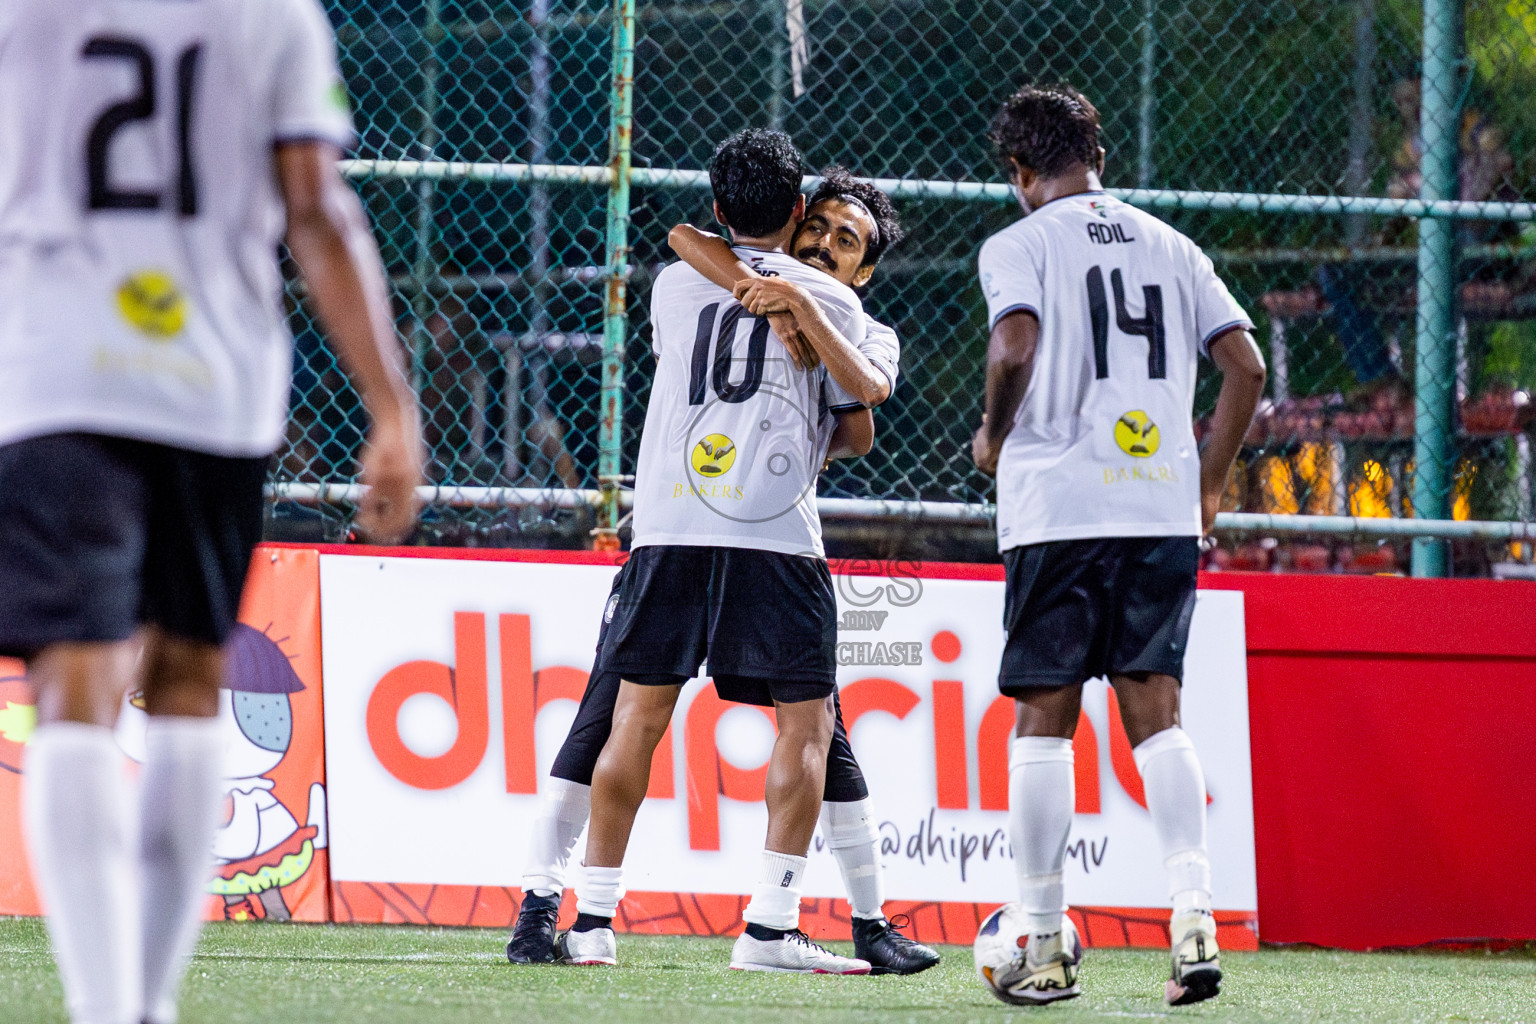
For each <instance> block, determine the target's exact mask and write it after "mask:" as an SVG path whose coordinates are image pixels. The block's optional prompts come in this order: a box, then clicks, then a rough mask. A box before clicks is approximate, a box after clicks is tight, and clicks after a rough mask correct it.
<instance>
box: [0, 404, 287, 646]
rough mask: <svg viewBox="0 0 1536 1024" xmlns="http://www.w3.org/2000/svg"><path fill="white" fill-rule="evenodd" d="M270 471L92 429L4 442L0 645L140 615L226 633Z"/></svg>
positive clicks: (184, 629) (213, 635) (105, 635)
mask: <svg viewBox="0 0 1536 1024" xmlns="http://www.w3.org/2000/svg"><path fill="white" fill-rule="evenodd" d="M266 470H267V460H266V459H265V458H225V457H221V456H217V455H208V454H205V453H203V452H194V451H188V450H186V449H182V448H173V447H170V446H167V445H161V444H152V443H150V442H147V441H134V440H129V439H126V438H120V437H106V436H102V435H98V434H47V435H43V436H40V437H33V438H27V439H25V440H21V441H16V442H13V443H11V444H8V445H3V446H0V654H6V655H11V656H14V657H20V658H30V657H32V656H33V655H34V654H36V653H37V652H38V651H40V650H42V649H43V648H44V647H47V646H48V645H50V644H55V643H62V642H69V641H115V640H125V639H127V638H128V637H130V636H132V635H133V633H134V632H135V631H136V630H137V629H138V627H139V626H140V625H143V624H153V625H156V626H159V627H160V628H162V629H164V630H165V631H166V632H167V633H170V634H172V635H174V636H177V637H181V638H183V639H188V640H201V641H204V642H206V643H210V644H219V643H223V642H224V639H225V637H226V636H228V634H229V631H230V630H231V629H232V628H233V626H234V623H235V616H236V615H237V614H238V613H239V610H240V591H241V589H242V588H243V587H244V585H245V574H246V569H247V568H248V566H249V564H250V560H251V553H252V551H253V550H254V549H255V547H256V544H257V542H258V541H260V540H261V500H262V499H261V488H262V483H263V482H264V481H265V479H266Z"/></svg>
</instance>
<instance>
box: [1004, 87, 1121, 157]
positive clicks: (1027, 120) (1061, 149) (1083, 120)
mask: <svg viewBox="0 0 1536 1024" xmlns="http://www.w3.org/2000/svg"><path fill="white" fill-rule="evenodd" d="M987 137H988V138H990V139H991V140H992V144H993V145H995V146H996V147H997V155H998V157H999V158H1000V159H1001V160H1002V163H1003V171H1004V172H1005V173H1008V174H1010V175H1011V173H1012V170H1013V168H1012V167H1011V165H1010V164H1009V163H1008V158H1009V157H1012V158H1014V159H1015V160H1017V161H1018V162H1019V163H1020V164H1021V165H1022V166H1024V167H1028V168H1029V169H1030V170H1032V171H1034V172H1035V173H1036V174H1038V175H1040V176H1041V177H1043V178H1054V177H1056V176H1057V175H1058V174H1061V173H1062V172H1063V171H1065V170H1066V169H1067V168H1069V167H1071V166H1072V165H1073V164H1074V163H1082V164H1086V165H1087V166H1089V167H1094V166H1096V165H1097V164H1098V160H1099V112H1098V110H1097V109H1095V107H1094V105H1093V104H1092V103H1089V102H1088V98H1087V97H1086V96H1084V95H1083V94H1082V93H1080V92H1078V91H1077V90H1076V89H1074V88H1072V87H1071V86H1070V85H1065V84H1062V85H1026V86H1024V87H1023V88H1022V89H1020V90H1019V91H1018V92H1016V93H1014V94H1013V95H1012V96H1010V97H1008V99H1007V100H1005V101H1004V102H1003V106H1002V109H1001V110H999V111H998V112H997V116H996V117H994V118H993V119H992V130H991V131H990V132H988V133H987Z"/></svg>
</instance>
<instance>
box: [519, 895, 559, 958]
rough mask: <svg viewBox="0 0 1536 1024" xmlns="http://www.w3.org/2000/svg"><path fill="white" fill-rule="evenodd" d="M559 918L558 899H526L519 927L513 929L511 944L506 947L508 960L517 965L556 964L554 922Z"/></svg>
mask: <svg viewBox="0 0 1536 1024" xmlns="http://www.w3.org/2000/svg"><path fill="white" fill-rule="evenodd" d="M559 916H560V897H559V896H535V895H533V894H532V893H528V894H527V895H525V896H524V897H523V905H522V908H521V909H520V910H518V912H517V924H515V925H513V927H512V941H511V942H508V943H507V959H508V960H510V961H512V962H513V963H514V964H552V963H554V962H555V959H556V957H555V919H556V918H557V917H559Z"/></svg>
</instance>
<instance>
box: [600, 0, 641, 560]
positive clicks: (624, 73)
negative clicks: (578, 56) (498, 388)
mask: <svg viewBox="0 0 1536 1024" xmlns="http://www.w3.org/2000/svg"><path fill="white" fill-rule="evenodd" d="M634 87H635V0H613V91H612V96H611V99H610V108H609V133H608V170H609V173H610V175H611V177H610V180H609V185H608V289H607V297H606V299H605V301H604V305H603V383H602V398H601V403H602V410H601V412H602V414H601V417H600V419H599V425H598V431H599V433H598V442H597V460H598V461H597V479H598V483H599V484H600V485H601V487H602V492H603V503H602V508H601V510H600V512H599V516H598V524H597V541H598V547H599V548H602V549H608V550H613V549H616V548H617V547H618V539H619V535H618V527H619V485H620V484H621V483H622V482H623V478H622V476H621V473H620V469H621V465H620V459H621V457H622V455H623V449H624V347H625V342H626V340H627V338H628V335H629V314H628V308H627V302H628V292H627V289H628V279H629V165H630V138H631V132H632V130H633V127H634Z"/></svg>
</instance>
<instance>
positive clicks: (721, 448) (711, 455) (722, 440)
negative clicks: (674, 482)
mask: <svg viewBox="0 0 1536 1024" xmlns="http://www.w3.org/2000/svg"><path fill="white" fill-rule="evenodd" d="M735 461H736V442H735V441H732V440H731V439H730V438H728V437H726V436H725V435H724V434H710V435H709V436H708V437H706V438H704V439H703V440H701V441H700V442H699V443H698V444H696V445H694V446H693V469H694V472H696V473H698V474H699V475H700V476H711V477H713V476H720V475H722V474H723V473H725V472H726V471H727V470H729V469H730V468H731V466H732V464H733V463H735Z"/></svg>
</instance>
